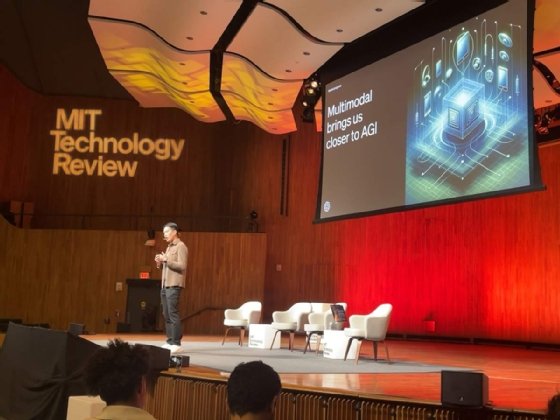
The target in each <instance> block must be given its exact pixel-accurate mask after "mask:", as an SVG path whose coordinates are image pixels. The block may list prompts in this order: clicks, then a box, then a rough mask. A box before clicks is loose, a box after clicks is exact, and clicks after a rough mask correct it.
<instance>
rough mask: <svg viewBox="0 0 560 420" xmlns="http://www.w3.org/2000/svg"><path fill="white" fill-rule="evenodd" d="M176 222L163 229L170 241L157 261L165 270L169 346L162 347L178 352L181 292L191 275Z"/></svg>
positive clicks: (163, 296)
mask: <svg viewBox="0 0 560 420" xmlns="http://www.w3.org/2000/svg"><path fill="white" fill-rule="evenodd" d="M178 230H179V228H178V227H177V224H176V223H173V222H169V223H167V224H166V225H165V226H164V227H163V239H164V240H165V241H166V242H167V244H168V245H167V249H166V250H165V252H162V253H160V254H157V255H156V257H155V261H156V264H157V267H158V268H160V267H161V269H162V271H161V306H162V309H163V318H164V319H165V333H166V335H167V343H166V344H164V345H163V346H162V347H164V348H167V349H169V350H171V353H177V352H179V351H180V350H181V338H182V337H183V327H182V325H181V317H180V315H179V299H180V297H181V290H182V289H183V288H184V287H185V274H186V272H187V258H188V255H189V251H188V249H187V246H186V245H185V243H184V242H183V241H181V239H179V237H178Z"/></svg>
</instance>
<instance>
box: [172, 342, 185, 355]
mask: <svg viewBox="0 0 560 420" xmlns="http://www.w3.org/2000/svg"><path fill="white" fill-rule="evenodd" d="M169 350H170V351H171V354H176V353H180V352H181V351H182V350H183V348H182V347H181V346H178V345H177V344H172V345H171V346H169Z"/></svg>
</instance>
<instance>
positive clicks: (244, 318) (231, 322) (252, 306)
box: [222, 301, 262, 346]
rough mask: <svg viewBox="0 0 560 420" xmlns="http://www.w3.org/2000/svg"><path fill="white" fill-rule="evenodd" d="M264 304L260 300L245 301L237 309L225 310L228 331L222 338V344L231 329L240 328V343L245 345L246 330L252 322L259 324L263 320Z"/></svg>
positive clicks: (225, 322) (225, 323)
mask: <svg viewBox="0 0 560 420" xmlns="http://www.w3.org/2000/svg"><path fill="white" fill-rule="evenodd" d="M261 312H262V304H261V302H258V301H250V302H245V303H244V304H243V305H241V306H240V307H239V308H237V309H226V310H225V311H224V325H225V326H226V332H225V334H224V339H223V340H222V346H223V345H224V342H225V341H226V336H227V335H228V333H229V331H230V330H231V329H238V330H239V345H240V346H243V338H244V337H245V331H246V330H247V329H248V328H249V325H251V324H258V323H259V322H260V320H261Z"/></svg>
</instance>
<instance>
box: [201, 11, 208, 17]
mask: <svg viewBox="0 0 560 420" xmlns="http://www.w3.org/2000/svg"><path fill="white" fill-rule="evenodd" d="M200 14H201V15H202V16H206V15H207V14H208V12H207V11H206V10H201V11H200Z"/></svg>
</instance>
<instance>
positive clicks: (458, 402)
mask: <svg viewBox="0 0 560 420" xmlns="http://www.w3.org/2000/svg"><path fill="white" fill-rule="evenodd" d="M441 403H442V404H443V405H447V406H460V407H473V408H474V407H484V406H485V405H486V404H487V403H488V377H487V376H486V375H485V374H484V373H482V372H467V371H465V372H463V371H453V370H443V371H441Z"/></svg>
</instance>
